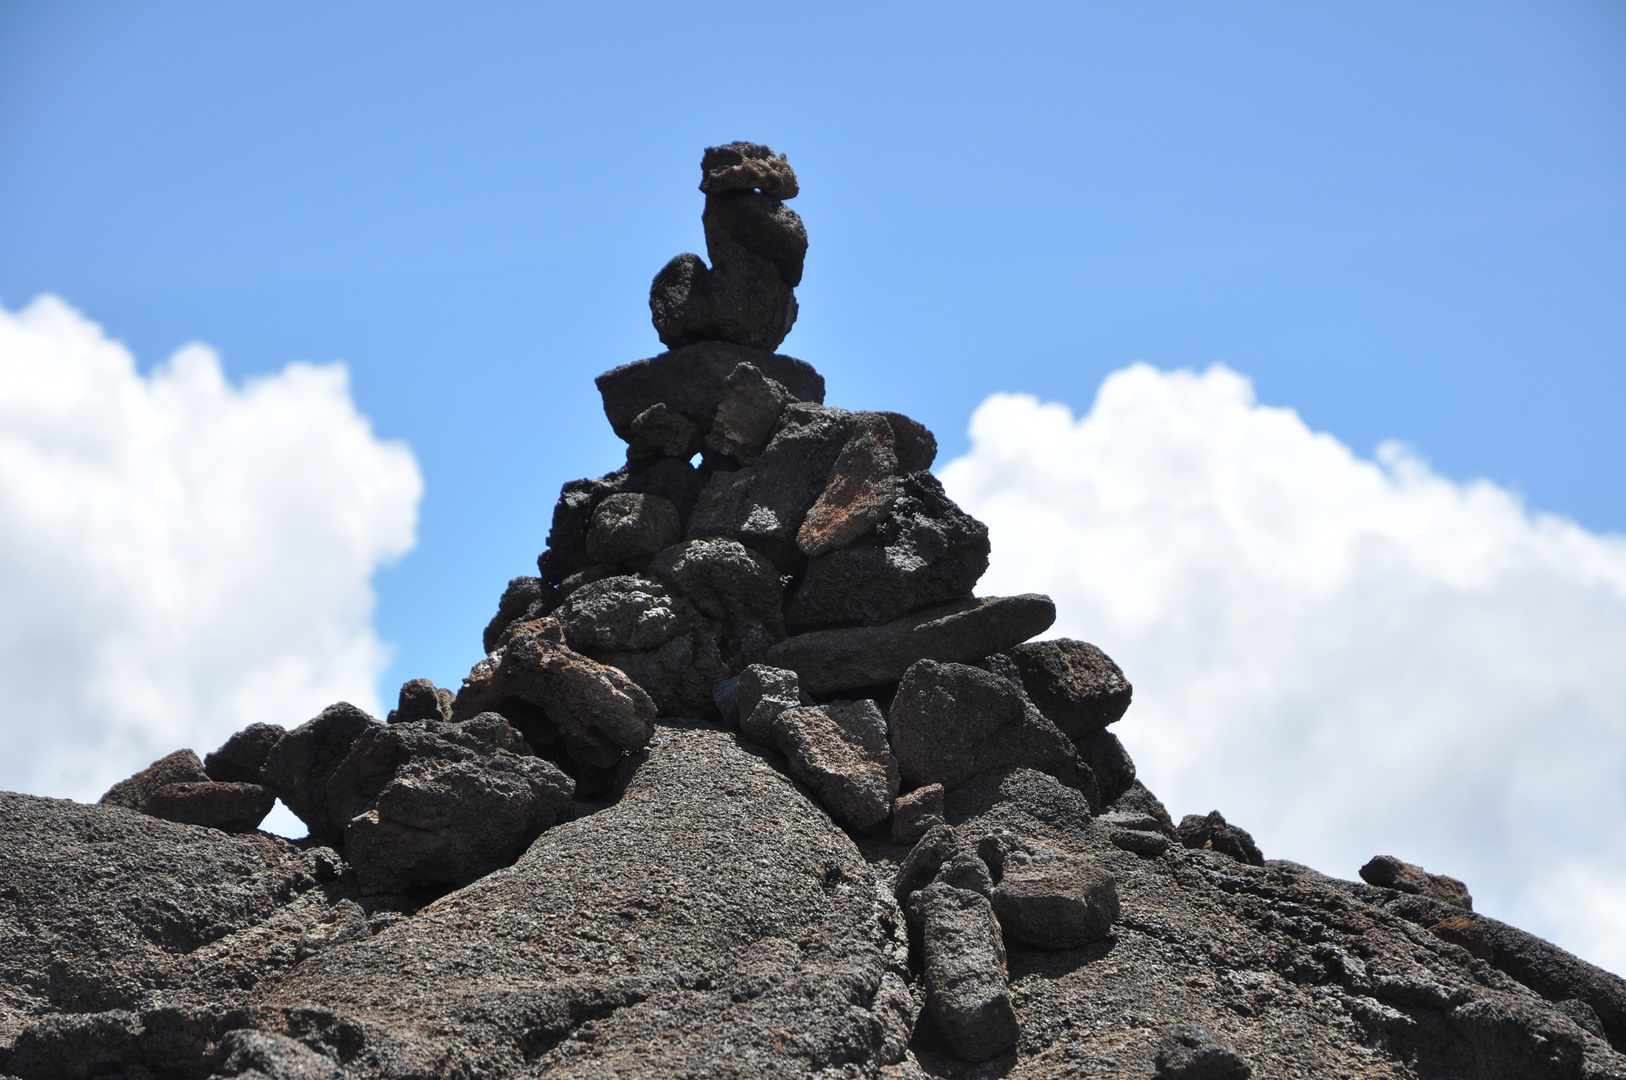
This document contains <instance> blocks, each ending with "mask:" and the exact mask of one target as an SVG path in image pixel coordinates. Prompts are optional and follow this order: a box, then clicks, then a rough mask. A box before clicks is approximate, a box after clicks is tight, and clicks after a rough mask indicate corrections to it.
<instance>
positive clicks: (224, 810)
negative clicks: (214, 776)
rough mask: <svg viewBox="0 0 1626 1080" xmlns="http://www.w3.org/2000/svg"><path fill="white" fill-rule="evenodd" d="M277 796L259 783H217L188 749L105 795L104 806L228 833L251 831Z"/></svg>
mask: <svg viewBox="0 0 1626 1080" xmlns="http://www.w3.org/2000/svg"><path fill="white" fill-rule="evenodd" d="M276 801H277V797H276V795H275V794H273V793H272V792H271V791H270V790H268V789H266V788H264V787H262V786H260V785H259V784H243V783H231V782H217V781H214V780H211V779H210V778H209V774H208V773H207V772H206V771H205V770H204V767H203V762H201V761H199V760H198V755H196V754H194V753H193V752H192V751H190V750H177V751H175V752H174V753H173V754H169V755H167V756H165V757H162V758H159V759H158V760H157V761H155V762H153V763H152V764H151V765H149V766H147V767H146V768H145V769H142V770H141V771H140V772H138V773H136V774H135V775H134V776H132V777H130V778H129V779H127V780H121V781H119V782H118V783H117V784H114V785H113V786H112V788H110V789H109V790H108V792H107V794H105V795H103V796H102V798H101V802H102V803H103V805H106V806H122V807H125V808H126V809H129V810H138V811H140V812H141V813H143V814H150V815H152V816H153V817H156V818H163V819H164V820H165V821H177V822H180V823H182V824H185V825H208V826H211V827H213V828H216V829H223V830H224V831H226V832H251V831H253V830H254V829H256V828H258V827H259V824H260V822H261V821H262V820H264V818H265V815H267V814H269V813H270V812H271V807H272V806H273V805H274V804H275V803H276Z"/></svg>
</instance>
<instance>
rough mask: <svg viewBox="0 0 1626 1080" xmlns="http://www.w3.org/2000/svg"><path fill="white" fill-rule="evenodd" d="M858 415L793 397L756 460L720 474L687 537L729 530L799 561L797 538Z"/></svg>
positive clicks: (792, 562) (782, 558)
mask: <svg viewBox="0 0 1626 1080" xmlns="http://www.w3.org/2000/svg"><path fill="white" fill-rule="evenodd" d="M852 425H853V415H852V413H849V412H847V411H846V410H844V409H829V408H825V407H824V406H823V405H815V404H812V403H810V402H792V403H791V404H789V405H787V406H785V408H784V411H783V412H782V413H781V414H780V417H779V426H778V428H777V429H776V430H775V431H774V435H773V438H772V439H771V440H769V442H768V445H767V448H766V449H764V450H763V451H762V456H761V457H759V458H758V459H757V460H756V463H755V464H753V465H750V466H748V467H746V468H743V469H738V470H736V471H733V472H717V473H714V474H713V475H712V477H711V480H710V481H709V482H708V483H707V485H706V489H705V491H703V492H701V494H700V500H699V502H697V503H696V504H695V509H694V513H693V514H692V515H691V516H690V518H689V530H688V531H689V538H690V539H696V540H698V539H704V538H706V537H708V536H724V537H728V538H730V539H733V540H738V541H739V542H740V543H742V544H744V545H745V546H747V547H749V548H752V549H753V550H755V551H759V552H761V553H762V554H764V555H766V556H767V557H768V558H769V559H771V560H772V561H773V563H774V565H776V566H778V567H781V568H784V569H789V568H793V567H795V566H797V565H799V563H800V562H801V561H802V558H803V556H802V553H801V551H800V549H799V548H798V547H797V544H796V536H797V531H798V530H799V529H800V528H801V525H802V521H803V519H804V518H805V517H806V516H807V512H808V509H809V508H810V507H812V506H813V504H814V502H815V501H816V500H817V499H818V497H819V495H820V494H821V493H822V492H823V491H824V486H825V483H826V482H827V480H828V479H829V476H830V472H831V470H832V469H833V468H835V464H836V459H837V457H839V455H840V454H841V451H842V448H843V447H844V446H845V445H846V442H847V437H848V435H849V434H850V433H851V430H852Z"/></svg>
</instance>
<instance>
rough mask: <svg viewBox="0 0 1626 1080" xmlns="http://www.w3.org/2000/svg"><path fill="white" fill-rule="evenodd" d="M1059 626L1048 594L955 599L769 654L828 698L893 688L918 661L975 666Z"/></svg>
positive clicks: (792, 642) (802, 637)
mask: <svg viewBox="0 0 1626 1080" xmlns="http://www.w3.org/2000/svg"><path fill="white" fill-rule="evenodd" d="M1055 620H1056V605H1055V604H1054V603H1052V602H1051V600H1050V598H1049V597H1048V596H1041V595H1039V594H1037V593H1028V594H1025V595H1022V596H1003V597H989V598H987V599H982V600H956V601H953V602H950V603H947V604H940V605H934V606H933V607H930V608H926V609H923V610H921V611H916V612H911V613H910V614H908V615H905V616H903V617H902V618H899V619H894V620H893V621H891V622H889V623H885V624H883V625H881V626H857V627H847V628H842V629H837V630H815V631H813V632H811V633H807V634H796V635H793V636H791V637H788V638H786V639H785V640H784V641H782V642H780V643H779V644H777V645H775V646H774V647H773V648H772V649H769V650H768V655H767V656H766V657H765V658H764V659H765V661H766V662H767V663H770V664H773V665H774V666H775V667H785V668H790V669H791V670H792V671H795V672H796V673H797V674H798V675H800V676H801V679H802V685H803V687H805V688H806V689H807V690H808V691H809V692H810V693H814V694H831V693H838V692H840V691H842V690H853V689H858V688H861V687H870V686H883V685H886V684H888V683H896V682H898V681H899V680H900V679H902V678H903V673H904V672H905V671H907V670H908V669H909V666H910V665H911V664H913V663H914V662H915V661H917V660H921V659H931V660H940V661H953V662H957V663H970V662H971V661H973V660H978V659H981V658H982V657H984V656H987V655H989V654H990V653H996V652H1001V651H1003V650H1005V649H1009V648H1010V647H1011V646H1012V645H1015V644H1017V643H1019V642H1022V641H1026V640H1027V639H1028V638H1030V637H1033V636H1034V635H1035V634H1042V633H1044V632H1045V630H1047V629H1049V627H1050V624H1051V623H1053V622H1055Z"/></svg>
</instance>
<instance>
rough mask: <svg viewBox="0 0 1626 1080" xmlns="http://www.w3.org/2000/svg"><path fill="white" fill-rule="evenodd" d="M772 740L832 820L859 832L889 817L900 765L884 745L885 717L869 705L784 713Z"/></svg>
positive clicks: (840, 704)
mask: <svg viewBox="0 0 1626 1080" xmlns="http://www.w3.org/2000/svg"><path fill="white" fill-rule="evenodd" d="M772 730H773V741H774V745H775V746H777V747H778V748H779V751H780V752H781V753H783V754H784V755H785V760H786V761H787V762H789V764H790V771H791V773H792V774H794V775H795V776H796V777H797V779H799V780H801V781H802V782H803V783H804V784H806V785H807V786H808V787H810V788H812V789H813V791H814V792H815V793H816V794H817V795H818V797H819V801H820V802H822V803H823V804H824V807H825V809H827V810H829V811H830V816H831V817H833V818H835V819H836V820H837V821H838V822H840V823H841V824H842V825H844V826H846V827H847V828H849V829H854V830H857V831H860V832H862V831H867V830H869V829H873V828H874V827H875V826H877V825H879V824H880V823H881V822H883V821H885V820H886V819H887V817H888V816H889V815H890V814H891V813H892V800H893V799H894V798H895V797H896V796H897V794H898V763H897V761H896V760H895V759H894V758H893V756H892V749H891V747H890V746H888V745H887V741H886V718H885V717H883V716H882V715H881V710H880V709H878V708H876V706H875V702H873V701H832V702H828V703H827V704H824V705H805V706H798V707H797V708H794V709H786V710H784V711H783V712H781V713H780V714H779V716H778V717H777V718H776V719H775V720H774V722H773V729H772Z"/></svg>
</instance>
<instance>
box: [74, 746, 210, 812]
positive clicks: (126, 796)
mask: <svg viewBox="0 0 1626 1080" xmlns="http://www.w3.org/2000/svg"><path fill="white" fill-rule="evenodd" d="M208 779H209V774H208V773H207V772H205V771H204V769H203V762H201V761H199V760H198V755H197V754H194V753H193V752H192V751H190V750H177V751H175V752H174V753H173V754H166V755H164V756H163V757H161V758H159V759H158V760H157V761H155V762H153V763H152V764H151V765H148V766H147V767H146V768H145V769H142V770H141V771H140V772H138V773H136V774H135V775H134V776H131V777H129V778H128V779H125V780H120V781H119V782H118V783H116V784H114V785H113V786H112V787H110V788H108V789H107V794H105V795H103V796H102V797H101V799H100V800H98V801H99V802H101V803H102V804H103V805H104V806H122V807H125V808H126V809H129V810H143V808H144V807H145V806H146V804H147V801H148V800H149V799H151V798H152V797H153V795H154V794H156V793H157V792H158V791H159V790H160V789H162V788H165V787H168V786H169V785H170V784H186V783H197V782H198V781H200V780H201V781H207V780H208Z"/></svg>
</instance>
